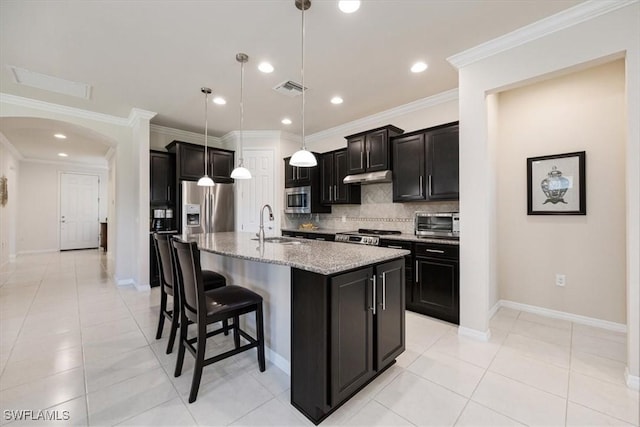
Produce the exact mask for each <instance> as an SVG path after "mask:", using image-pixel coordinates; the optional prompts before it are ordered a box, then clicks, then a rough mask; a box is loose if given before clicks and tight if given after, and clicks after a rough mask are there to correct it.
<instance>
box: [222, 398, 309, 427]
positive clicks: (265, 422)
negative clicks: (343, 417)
mask: <svg viewBox="0 0 640 427" xmlns="http://www.w3.org/2000/svg"><path fill="white" fill-rule="evenodd" d="M296 412H297V411H296V409H295V408H293V406H291V405H286V404H284V403H282V402H281V401H280V400H278V399H277V398H275V397H274V398H272V399H271V400H269V401H268V402H267V403H265V404H264V405H261V406H259V407H257V408H256V409H254V410H253V411H251V412H249V413H248V414H247V415H245V416H243V417H241V418H240V419H238V420H236V421H235V422H233V423H232V424H230V425H232V426H274V427H275V426H313V424H312V423H311V421H309V420H306V419H302V418H301V417H300V416H299V415H298V414H299V413H298V414H296Z"/></svg>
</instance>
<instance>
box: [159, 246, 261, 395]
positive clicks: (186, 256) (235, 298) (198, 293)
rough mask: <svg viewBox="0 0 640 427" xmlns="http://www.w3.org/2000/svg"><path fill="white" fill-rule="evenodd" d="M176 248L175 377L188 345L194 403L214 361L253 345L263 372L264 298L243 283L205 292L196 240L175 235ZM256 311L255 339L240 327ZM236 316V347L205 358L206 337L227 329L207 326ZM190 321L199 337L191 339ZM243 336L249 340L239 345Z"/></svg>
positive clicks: (234, 339)
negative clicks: (243, 317) (177, 317)
mask: <svg viewBox="0 0 640 427" xmlns="http://www.w3.org/2000/svg"><path fill="white" fill-rule="evenodd" d="M172 243H173V246H172V247H173V250H174V256H175V259H176V265H177V266H178V268H177V270H178V274H177V288H178V292H179V294H180V297H179V301H180V337H179V340H178V359H177V361H176V371H175V376H176V377H178V376H180V374H181V373H182V364H183V362H184V352H185V348H187V349H188V350H189V352H190V353H191V354H192V355H193V356H194V357H195V359H196V360H195V367H194V369H193V379H192V381H191V392H190V394H189V403H193V402H194V401H195V400H196V397H197V396H198V389H199V387H200V379H201V377H202V369H203V368H204V367H205V366H207V365H210V364H212V363H215V362H218V361H220V360H223V359H226V358H228V357H231V356H234V355H236V354H238V353H242V352H243V351H247V350H250V349H252V348H254V347H256V348H257V349H258V365H259V368H260V372H264V370H265V361H264V327H263V320H262V297H261V296H260V295H258V294H256V293H255V292H252V291H250V290H249V289H245V288H243V287H240V286H231V285H230V286H225V287H222V288H218V289H214V290H212V291H209V292H205V291H204V278H203V274H202V269H201V266H200V251H199V250H198V247H197V245H196V243H194V242H183V241H181V240H179V239H177V238H175V237H174V238H173V240H172ZM254 311H255V313H256V338H253V337H252V336H250V335H249V334H247V333H246V332H245V331H243V330H241V329H240V324H239V319H240V316H241V315H243V314H246V313H251V312H254ZM227 319H233V325H231V328H232V329H233V342H234V347H235V348H234V349H233V350H229V351H226V352H224V353H221V354H218V355H215V356H212V357H209V358H205V348H206V344H207V338H209V337H212V336H215V335H218V334H220V333H221V332H224V330H225V328H224V326H223V327H222V328H220V329H217V330H214V331H210V332H207V325H209V324H212V323H216V322H220V321H225V320H227ZM189 322H193V323H195V324H196V327H197V336H196V337H194V338H188V335H187V328H188V325H189ZM240 336H242V337H243V338H244V339H246V340H247V341H248V342H249V343H248V344H245V345H242V346H241V345H240Z"/></svg>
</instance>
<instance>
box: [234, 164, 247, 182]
mask: <svg viewBox="0 0 640 427" xmlns="http://www.w3.org/2000/svg"><path fill="white" fill-rule="evenodd" d="M231 178H233V179H251V172H249V169H247V168H245V167H244V166H238V167H236V168H235V169H234V170H233V171H231Z"/></svg>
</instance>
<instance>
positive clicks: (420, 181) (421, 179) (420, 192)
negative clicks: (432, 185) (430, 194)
mask: <svg viewBox="0 0 640 427" xmlns="http://www.w3.org/2000/svg"><path fill="white" fill-rule="evenodd" d="M419 188H420V196H422V175H420V187H419Z"/></svg>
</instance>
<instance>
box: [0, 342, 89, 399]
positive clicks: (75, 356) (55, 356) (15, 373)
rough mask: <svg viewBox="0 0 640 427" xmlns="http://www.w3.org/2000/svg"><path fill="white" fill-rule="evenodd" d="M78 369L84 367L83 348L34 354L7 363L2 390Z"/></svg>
mask: <svg viewBox="0 0 640 427" xmlns="http://www.w3.org/2000/svg"><path fill="white" fill-rule="evenodd" d="M78 367H82V348H81V347H72V348H67V349H64V350H59V351H56V352H53V353H44V354H39V353H34V354H32V355H30V357H28V358H25V359H20V360H18V361H15V362H9V363H7V365H6V367H5V369H4V371H3V372H2V376H0V389H7V388H10V387H15V386H17V385H20V384H25V383H28V382H31V381H35V380H39V379H42V378H45V377H48V376H51V375H54V374H57V373H60V372H64V371H68V370H70V369H74V368H78Z"/></svg>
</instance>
